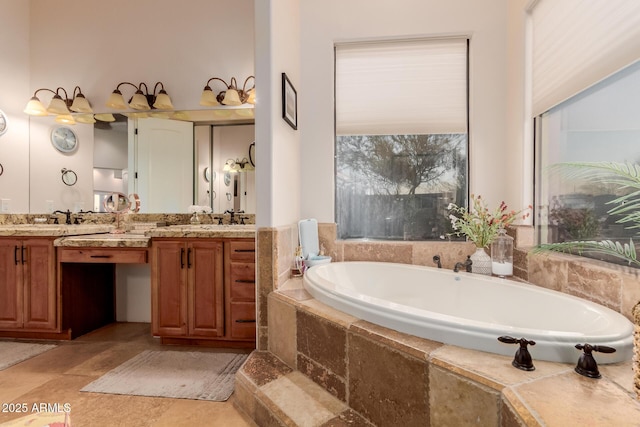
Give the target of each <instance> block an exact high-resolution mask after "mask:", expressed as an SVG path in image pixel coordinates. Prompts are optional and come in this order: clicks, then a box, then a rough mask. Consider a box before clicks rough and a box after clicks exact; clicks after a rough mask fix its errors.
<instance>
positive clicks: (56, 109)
mask: <svg viewBox="0 0 640 427" xmlns="http://www.w3.org/2000/svg"><path fill="white" fill-rule="evenodd" d="M47 111H48V112H49V113H51V114H71V111H69V109H68V108H67V103H66V102H64V100H63V99H62V98H61V97H60V95H58V94H56V95H54V96H53V98H51V102H50V103H49V106H48V107H47Z"/></svg>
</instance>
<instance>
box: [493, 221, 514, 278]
mask: <svg viewBox="0 0 640 427" xmlns="http://www.w3.org/2000/svg"><path fill="white" fill-rule="evenodd" d="M491 272H492V273H493V274H495V275H496V276H499V277H507V276H513V237H511V236H508V235H507V230H505V229H504V228H500V229H499V230H498V235H497V236H496V238H495V239H493V242H491Z"/></svg>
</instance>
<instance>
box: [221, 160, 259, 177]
mask: <svg viewBox="0 0 640 427" xmlns="http://www.w3.org/2000/svg"><path fill="white" fill-rule="evenodd" d="M252 170H255V168H254V167H253V165H252V164H251V162H249V160H247V158H246V157H243V158H242V160H239V159H235V160H233V159H228V160H227V161H226V162H225V163H224V166H223V167H222V171H223V172H232V173H234V172H246V171H252Z"/></svg>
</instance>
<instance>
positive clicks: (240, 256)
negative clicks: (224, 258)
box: [229, 240, 256, 262]
mask: <svg viewBox="0 0 640 427" xmlns="http://www.w3.org/2000/svg"><path fill="white" fill-rule="evenodd" d="M229 251H230V253H229V258H231V259H232V260H237V261H252V262H255V260H256V242H255V241H254V240H248V241H237V240H233V241H231V242H229Z"/></svg>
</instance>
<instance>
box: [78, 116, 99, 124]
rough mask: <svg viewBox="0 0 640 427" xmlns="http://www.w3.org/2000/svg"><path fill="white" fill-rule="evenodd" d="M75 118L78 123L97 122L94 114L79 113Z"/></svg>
mask: <svg viewBox="0 0 640 427" xmlns="http://www.w3.org/2000/svg"><path fill="white" fill-rule="evenodd" d="M75 119H76V122H78V123H84V124H88V125H91V124H94V123H95V122H96V119H95V118H94V117H93V114H78V115H77V116H76V117H75Z"/></svg>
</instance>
